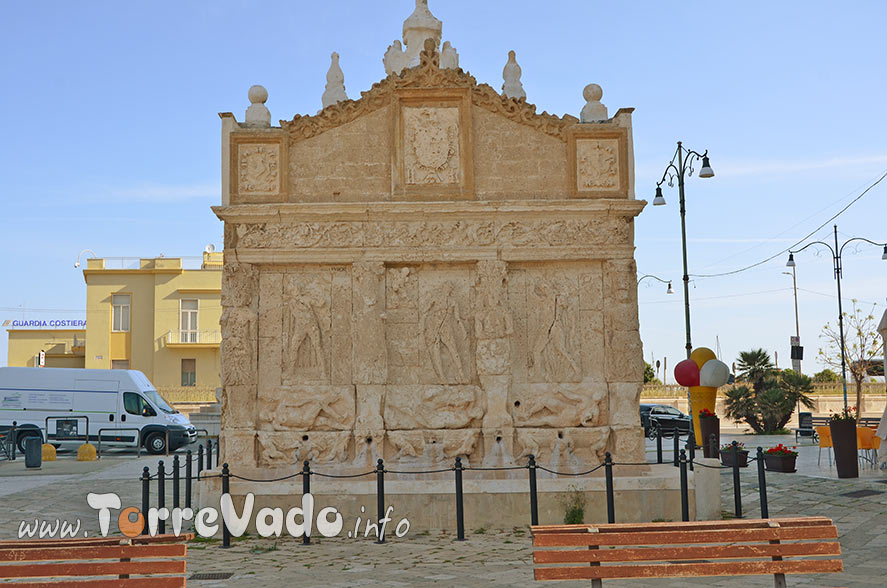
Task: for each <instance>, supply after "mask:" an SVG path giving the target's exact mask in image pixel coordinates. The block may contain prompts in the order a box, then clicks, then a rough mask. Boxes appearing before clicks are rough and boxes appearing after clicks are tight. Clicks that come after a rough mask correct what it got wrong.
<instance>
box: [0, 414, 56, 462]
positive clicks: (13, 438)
mask: <svg viewBox="0 0 887 588" xmlns="http://www.w3.org/2000/svg"><path fill="white" fill-rule="evenodd" d="M17 425H18V421H12V428H11V429H9V450H10V453H9V460H10V461H15V446H16V443H18V430H17V428H18V427H17ZM46 435H47V436H49V431H46Z"/></svg>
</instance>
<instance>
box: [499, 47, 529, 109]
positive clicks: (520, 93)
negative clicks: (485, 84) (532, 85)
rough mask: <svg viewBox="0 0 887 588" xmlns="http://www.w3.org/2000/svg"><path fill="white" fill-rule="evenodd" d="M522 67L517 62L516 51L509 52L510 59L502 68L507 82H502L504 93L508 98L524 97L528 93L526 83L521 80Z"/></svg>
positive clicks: (503, 76)
mask: <svg viewBox="0 0 887 588" xmlns="http://www.w3.org/2000/svg"><path fill="white" fill-rule="evenodd" d="M520 76H521V68H520V66H519V65H518V64H517V59H515V53H514V51H509V52H508V61H507V62H506V63H505V69H503V70H502V78H503V79H504V80H505V83H504V84H502V93H503V94H505V97H506V98H517V99H520V98H524V99H526V97H527V93H526V92H524V85H523V84H522V83H521V81H520Z"/></svg>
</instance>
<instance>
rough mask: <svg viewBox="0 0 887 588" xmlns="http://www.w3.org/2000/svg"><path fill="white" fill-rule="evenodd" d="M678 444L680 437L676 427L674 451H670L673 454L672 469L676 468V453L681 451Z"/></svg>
mask: <svg viewBox="0 0 887 588" xmlns="http://www.w3.org/2000/svg"><path fill="white" fill-rule="evenodd" d="M680 443H681V436H680V433H679V431H678V429H677V427H675V430H674V449H673V450H672V452H673V453H674V467H678V453H679V452H680V449H681V445H680Z"/></svg>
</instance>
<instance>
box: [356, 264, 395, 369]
mask: <svg viewBox="0 0 887 588" xmlns="http://www.w3.org/2000/svg"><path fill="white" fill-rule="evenodd" d="M351 273H352V294H351V297H352V298H351V300H352V302H351V322H352V329H351V333H352V354H353V365H352V369H353V372H354V382H355V383H356V384H384V383H385V382H386V381H387V380H388V359H387V345H386V341H385V323H384V316H385V281H384V279H385V266H384V264H382V262H375V261H366V262H359V263H355V264H354V265H353V266H352V269H351Z"/></svg>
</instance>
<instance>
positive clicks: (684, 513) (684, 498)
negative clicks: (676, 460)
mask: <svg viewBox="0 0 887 588" xmlns="http://www.w3.org/2000/svg"><path fill="white" fill-rule="evenodd" d="M680 467H681V520H682V521H689V520H690V496H689V491H688V490H687V454H686V453H685V452H684V450H683V449H681V457H680Z"/></svg>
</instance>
